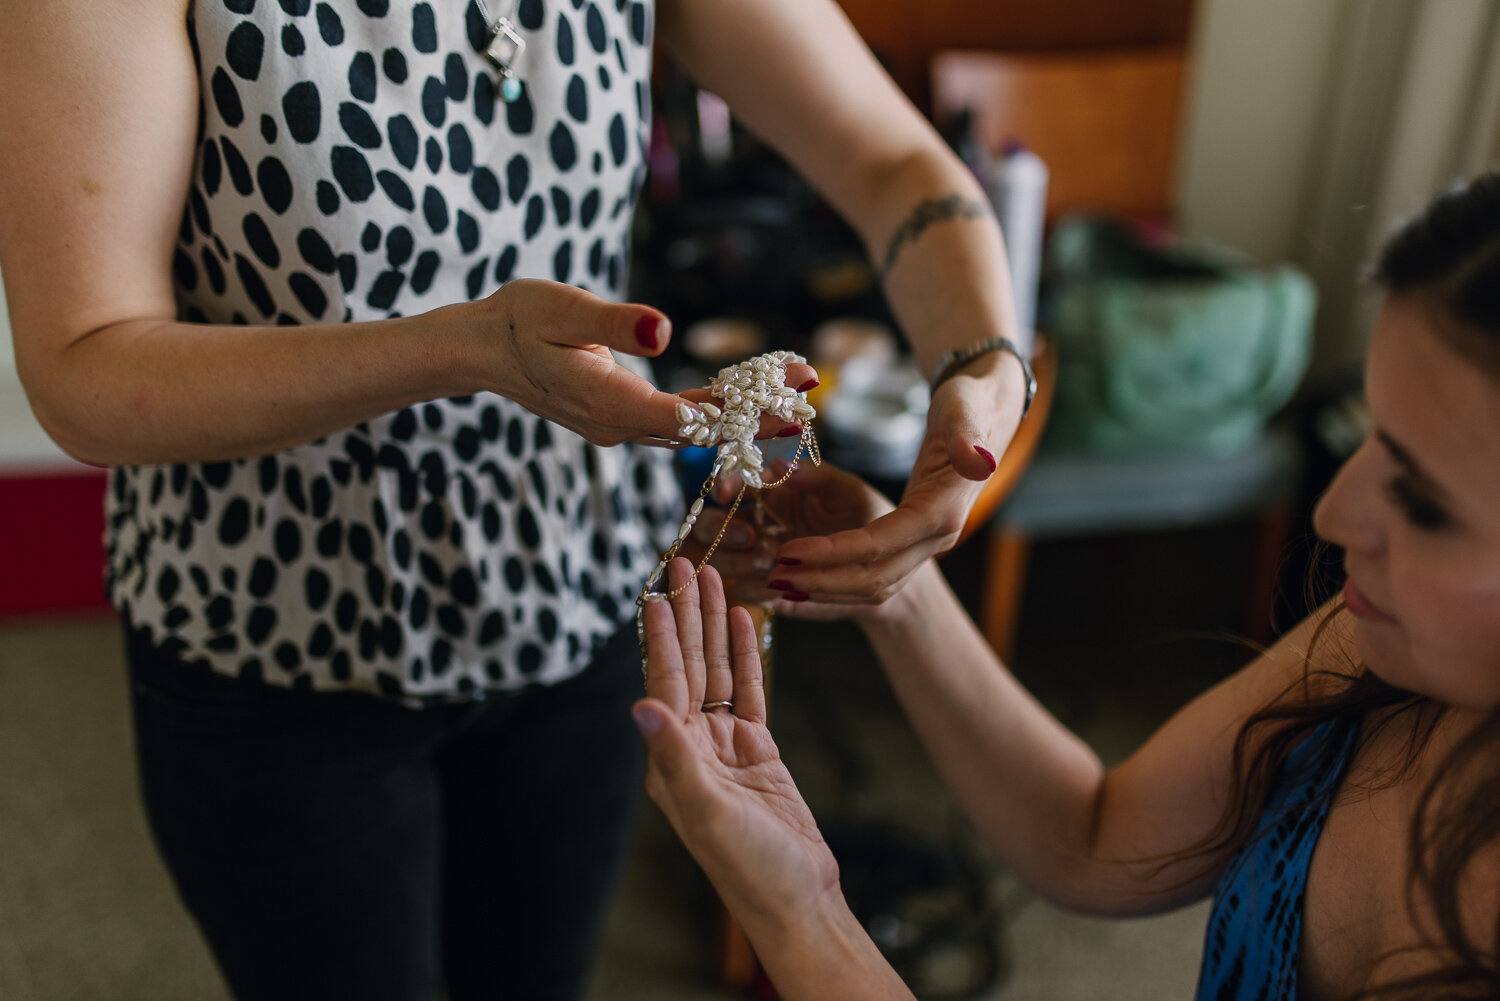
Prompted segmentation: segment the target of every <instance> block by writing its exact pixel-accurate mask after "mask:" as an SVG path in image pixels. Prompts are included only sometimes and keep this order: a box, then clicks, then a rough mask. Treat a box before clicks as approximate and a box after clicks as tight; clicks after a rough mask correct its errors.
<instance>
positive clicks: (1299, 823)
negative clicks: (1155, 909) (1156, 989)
mask: <svg viewBox="0 0 1500 1001" xmlns="http://www.w3.org/2000/svg"><path fill="white" fill-rule="evenodd" d="M1358 734H1359V721H1358V720H1352V721H1351V720H1329V721H1328V722H1326V723H1324V724H1322V725H1321V726H1319V727H1318V728H1317V729H1316V730H1314V731H1313V732H1312V733H1311V734H1309V735H1308V737H1307V739H1306V740H1304V741H1303V742H1302V743H1301V744H1299V745H1298V746H1297V747H1296V749H1294V750H1293V751H1292V753H1291V754H1289V755H1287V760H1286V762H1285V763H1284V764H1283V765H1282V769H1281V772H1280V776H1281V781H1280V782H1279V784H1278V785H1277V787H1276V788H1275V789H1274V790H1273V791H1272V793H1271V795H1270V797H1269V798H1268V800H1267V802H1266V808H1265V810H1264V811H1263V813H1262V815H1261V820H1260V823H1259V826H1258V827H1257V828H1256V831H1255V833H1254V834H1252V835H1251V837H1250V838H1249V839H1248V840H1247V841H1246V842H1245V844H1244V845H1242V846H1241V847H1240V850H1239V851H1238V852H1236V853H1235V855H1234V857H1233V858H1232V859H1230V861H1229V864H1228V866H1227V867H1226V868H1225V869H1224V872H1223V874H1222V875H1221V876H1220V877H1219V884H1218V886H1217V887H1216V888H1215V890H1214V902H1213V907H1212V909H1211V910H1210V912H1209V918H1208V931H1207V934H1206V936H1205V941H1204V947H1203V966H1202V969H1201V970H1200V972H1199V975H1198V991H1197V993H1196V994H1195V995H1194V997H1195V998H1196V999H1197V1001H1272V999H1290V998H1295V997H1296V996H1297V958H1298V946H1299V944H1300V942H1301V938H1302V904H1303V898H1304V892H1305V889H1306V886H1307V869H1308V865H1309V864H1310V863H1311V862H1312V855H1313V848H1314V847H1316V845H1317V843H1318V837H1319V836H1320V835H1321V834H1322V833H1323V824H1324V821H1326V820H1327V819H1328V807H1329V805H1330V803H1331V802H1332V800H1333V794H1334V793H1335V792H1336V791H1337V790H1338V786H1339V783H1340V781H1342V779H1343V776H1344V770H1345V768H1346V767H1347V766H1348V764H1349V758H1350V755H1351V752H1352V751H1353V749H1354V743H1355V738H1356V737H1357V736H1358ZM1325 742H1328V744H1327V746H1329V747H1330V748H1331V749H1332V751H1333V758H1332V759H1331V760H1332V767H1329V768H1327V769H1326V770H1324V771H1323V772H1321V773H1316V774H1308V773H1307V771H1306V768H1305V766H1306V764H1307V762H1308V760H1309V758H1311V757H1312V755H1313V754H1314V753H1315V752H1316V751H1317V750H1319V749H1320V748H1322V747H1323V746H1324V745H1325Z"/></svg>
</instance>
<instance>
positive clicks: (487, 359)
mask: <svg viewBox="0 0 1500 1001" xmlns="http://www.w3.org/2000/svg"><path fill="white" fill-rule="evenodd" d="M507 298H508V297H506V296H505V288H504V286H502V287H501V288H500V290H499V291H498V292H496V293H495V294H494V295H492V296H490V297H489V298H487V299H477V300H475V301H473V302H456V303H453V304H452V305H449V306H442V307H440V308H438V309H435V310H433V311H432V312H430V313H428V314H426V316H425V317H423V318H422V319H423V320H424V321H425V322H424V323H422V324H421V329H420V330H419V331H418V336H426V337H427V338H429V339H430V341H431V342H432V344H433V348H432V350H433V355H434V361H435V363H436V364H437V366H438V367H440V368H444V369H446V371H447V375H448V379H449V381H451V382H453V383H455V384H457V385H459V386H461V387H463V388H461V389H458V390H457V391H455V392H452V393H449V394H447V395H451V396H461V395H465V394H468V393H476V392H480V391H488V392H492V393H498V394H500V395H501V396H505V397H509V398H511V399H514V396H513V394H512V391H511V390H512V387H511V385H510V384H509V380H508V378H507V377H508V375H510V374H512V373H513V372H514V366H508V365H505V364H503V359H504V356H505V354H506V352H505V351H503V350H501V346H502V345H504V344H509V343H512V342H513V340H514V336H515V335H514V331H515V322H514V318H513V315H512V308H511V306H510V305H509V303H508V302H507V301H506V300H507Z"/></svg>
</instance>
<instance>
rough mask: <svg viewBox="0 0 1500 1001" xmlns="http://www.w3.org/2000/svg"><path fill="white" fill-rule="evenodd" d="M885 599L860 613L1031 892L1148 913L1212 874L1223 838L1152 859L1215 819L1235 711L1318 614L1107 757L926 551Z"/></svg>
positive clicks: (1287, 669) (918, 716) (978, 817)
mask: <svg viewBox="0 0 1500 1001" xmlns="http://www.w3.org/2000/svg"><path fill="white" fill-rule="evenodd" d="M780 604H782V605H785V604H787V603H785V602H782V603H780ZM888 604H889V605H894V606H897V607H893V608H889V609H887V608H884V607H883V608H882V609H881V611H880V613H879V614H878V615H876V616H871V617H867V618H865V619H863V620H862V621H861V625H862V626H863V628H864V630H865V632H866V634H867V636H868V637H869V639H870V642H871V645H872V646H873V647H874V649H875V650H876V651H877V654H878V656H879V658H880V662H881V665H882V667H883V668H884V669H885V673H886V676H887V677H888V678H889V679H890V682H891V685H892V687H893V689H894V690H895V692H896V695H897V698H898V699H899V701H900V703H901V706H902V708H903V710H904V711H905V713H906V715H907V717H908V719H910V720H911V722H912V726H913V727H914V729H915V730H916V731H917V734H918V735H919V737H920V738H921V740H922V743H923V746H924V747H925V748H926V749H927V752H928V754H929V755H930V757H931V758H932V760H933V762H934V764H935V765H936V766H937V768H938V770H939V772H940V773H941V775H942V777H943V780H944V783H945V784H946V785H947V787H948V788H949V790H950V791H951V792H952V793H953V795H954V797H955V799H957V801H958V802H959V804H960V805H961V806H962V808H963V809H964V812H965V813H966V814H967V816H968V817H969V818H970V819H971V821H972V822H973V823H974V824H975V826H976V828H977V829H978V830H979V831H980V832H981V833H982V834H983V836H984V837H985V839H986V841H987V842H988V843H989V844H990V846H991V847H992V848H993V850H994V851H995V853H996V854H997V855H998V856H999V857H1000V858H1001V859H1003V860H1004V861H1005V863H1006V865H1007V866H1009V867H1010V868H1011V869H1012V870H1013V871H1014V872H1015V873H1016V875H1017V876H1018V877H1019V878H1021V879H1022V880H1023V881H1025V882H1026V883H1028V884H1029V885H1030V886H1032V887H1033V888H1035V889H1036V890H1037V891H1038V892H1040V893H1042V894H1043V895H1044V896H1046V897H1047V898H1048V899H1050V900H1052V901H1054V902H1055V903H1058V904H1060V905H1062V906H1065V907H1069V908H1072V909H1075V910H1080V911H1085V912H1089V913H1096V914H1107V915H1137V914H1153V913H1160V912H1162V911H1167V910H1171V909H1173V908H1176V907H1179V906H1182V905H1183V904H1186V903H1189V902H1191V901H1194V900H1197V899H1200V898H1201V897H1203V896H1204V895H1206V894H1207V893H1209V892H1210V891H1211V890H1212V889H1213V885H1214V883H1215V881H1216V880H1217V878H1218V874H1219V870H1220V869H1221V868H1222V865H1223V863H1224V862H1225V861H1227V859H1228V855H1229V854H1230V852H1231V851H1232V848H1226V849H1224V850H1222V851H1220V852H1219V853H1217V854H1216V855H1211V856H1204V857H1196V858H1192V859H1188V860H1184V861H1180V862H1175V863H1173V864H1171V865H1167V866H1166V867H1164V868H1161V867H1158V866H1156V865H1154V864H1152V862H1153V860H1156V859H1160V858H1162V857H1164V856H1168V855H1171V854H1173V853H1176V852H1180V851H1182V850H1183V849H1185V848H1187V847H1189V846H1191V845H1193V844H1195V843H1197V842H1198V841H1199V839H1200V838H1202V837H1204V836H1205V835H1207V834H1208V833H1210V832H1211V831H1212V830H1213V829H1214V827H1215V824H1216V823H1217V821H1218V820H1219V817H1220V815H1221V813H1222V811H1223V810H1224V807H1225V805H1226V803H1227V801H1228V797H1229V792H1230V788H1231V783H1232V779H1233V775H1234V764H1233V747H1234V741H1235V737H1236V735H1237V734H1238V733H1239V730H1240V725H1241V724H1242V723H1243V722H1244V720H1245V719H1246V718H1247V717H1249V716H1250V715H1251V714H1252V713H1253V712H1255V711H1256V710H1258V709H1260V708H1262V707H1263V706H1265V705H1267V704H1269V703H1270V702H1272V701H1273V700H1274V699H1276V698H1277V697H1278V696H1281V695H1282V694H1283V693H1285V692H1287V691H1288V690H1289V689H1291V688H1293V687H1294V686H1295V685H1296V683H1297V681H1298V680H1299V679H1300V678H1301V677H1302V676H1303V664H1304V659H1305V655H1306V651H1307V647H1308V643H1309V641H1310V639H1311V636H1312V633H1313V631H1314V629H1315V627H1316V624H1317V622H1318V621H1319V619H1320V618H1321V614H1319V615H1314V616H1313V617H1312V618H1310V619H1309V620H1308V621H1306V622H1304V623H1302V624H1301V625H1300V626H1298V627H1297V628H1296V629H1295V630H1293V631H1292V632H1290V633H1289V634H1288V635H1287V636H1285V637H1284V638H1283V639H1282V640H1281V641H1280V642H1278V643H1277V644H1276V645H1275V646H1274V647H1273V648H1272V649H1271V650H1270V651H1268V652H1267V653H1266V654H1264V655H1263V656H1261V657H1259V658H1258V659H1257V660H1256V661H1255V662H1254V663H1252V664H1250V665H1249V666H1247V667H1245V668H1244V669H1242V670H1241V671H1239V672H1238V673H1236V674H1234V675H1232V676H1231V677H1229V678H1227V679H1225V680H1224V681H1223V682H1221V683H1220V684H1218V685H1216V686H1214V687H1213V688H1211V689H1210V690H1208V691H1207V692H1205V693H1204V694H1203V695H1201V696H1199V697H1198V698H1196V699H1194V700H1193V701H1192V702H1190V703H1189V704H1188V705H1187V706H1185V707H1184V708H1183V709H1181V710H1180V711H1178V712H1177V713H1176V714H1175V715H1174V716H1173V717H1172V718H1171V719H1170V720H1168V721H1167V722H1166V723H1165V724H1164V725H1163V726H1162V727H1161V729H1159V730H1158V731H1157V732H1156V733H1155V734H1153V735H1152V736H1151V737H1150V738H1149V739H1148V740H1147V741H1146V743H1145V744H1144V745H1142V746H1141V747H1140V748H1139V749H1138V750H1137V751H1136V752H1135V753H1134V754H1132V755H1131V756H1130V757H1129V758H1128V759H1126V760H1125V761H1124V762H1122V763H1121V764H1119V765H1117V766H1115V767H1113V768H1110V769H1107V770H1106V769H1105V768H1104V767H1103V766H1102V765H1101V764H1100V762H1099V760H1098V758H1097V756H1096V755H1095V754H1094V753H1093V751H1092V750H1091V749H1089V748H1088V747H1087V745H1085V744H1084V743H1083V741H1082V740H1081V739H1079V738H1078V737H1077V736H1076V735H1075V734H1073V733H1072V732H1071V731H1069V730H1068V729H1067V728H1066V727H1064V726H1063V725H1062V724H1061V723H1059V722H1058V721H1057V720H1056V719H1055V718H1054V717H1053V716H1051V715H1050V714H1049V713H1048V712H1047V711H1046V710H1045V709H1044V708H1043V707H1042V706H1041V705H1040V704H1039V703H1038V702H1037V701H1036V700H1035V699H1034V698H1033V697H1032V696H1031V694H1030V693H1029V692H1027V691H1026V690H1025V689H1024V688H1023V687H1022V686H1021V684H1020V683H1019V682H1018V681H1017V680H1016V679H1015V677H1014V676H1013V675H1012V674H1011V673H1010V671H1009V670H1008V669H1007V668H1006V667H1005V665H1003V664H1002V663H1001V662H1000V661H999V659H998V658H997V657H996V656H995V654H994V651H993V650H992V649H991V648H990V647H989V645H988V644H987V643H986V642H985V640H984V637H983V636H982V635H980V633H979V631H978V630H977V629H976V628H975V627H974V624H973V622H972V620H971V619H970V618H969V616H968V614H967V613H966V612H965V611H964V609H963V608H962V606H961V605H960V604H959V602H958V600H957V598H956V597H955V596H954V595H953V593H952V591H951V590H950V589H949V588H948V585H947V583H946V581H944V580H943V579H942V575H941V573H940V572H939V571H938V569H937V567H936V565H935V564H931V563H929V564H928V565H927V566H925V567H924V568H923V569H922V570H921V571H920V572H919V573H918V574H917V575H916V577H915V578H914V579H913V581H912V582H911V584H910V585H909V586H908V587H907V588H906V589H905V591H903V593H902V594H901V595H900V596H898V597H897V598H896V599H894V600H893V601H892V602H890V603H888ZM791 614H794V615H795V614H798V613H797V612H796V611H793V612H792V613H791ZM1338 629H1339V627H1338V626H1337V625H1335V627H1334V630H1333V631H1334V632H1337V631H1338ZM1325 638H1329V637H1326V634H1325ZM1329 639H1330V641H1336V638H1329ZM1099 669H1100V670H1108V669H1109V665H1108V664H1100V665H1099ZM1189 876H1195V878H1192V879H1191V880H1190V881H1188V882H1183V881H1184V880H1185V879H1188V877H1189ZM1179 884H1180V885H1179Z"/></svg>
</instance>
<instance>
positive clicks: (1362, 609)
mask: <svg viewBox="0 0 1500 1001" xmlns="http://www.w3.org/2000/svg"><path fill="white" fill-rule="evenodd" d="M1344 607H1346V608H1348V609H1349V614H1351V615H1353V616H1354V617H1355V618H1356V619H1366V620H1368V621H1370V622H1394V621H1395V619H1394V618H1392V617H1391V616H1390V615H1389V614H1387V613H1386V612H1383V611H1381V610H1380V609H1379V608H1377V607H1375V605H1374V604H1372V603H1371V602H1370V599H1369V598H1366V597H1365V595H1364V592H1363V591H1361V590H1360V589H1359V587H1358V585H1356V584H1355V583H1354V579H1353V578H1352V577H1351V578H1350V579H1349V580H1347V581H1345V582H1344Z"/></svg>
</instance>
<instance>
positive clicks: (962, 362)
mask: <svg viewBox="0 0 1500 1001" xmlns="http://www.w3.org/2000/svg"><path fill="white" fill-rule="evenodd" d="M1028 355H1029V349H1026V348H1022V347H1021V346H1020V345H1019V344H1017V343H1016V342H1015V341H1013V340H1011V339H1010V338H1007V337H985V338H982V339H980V340H977V341H974V342H972V343H970V344H967V345H964V346H963V347H958V348H953V349H951V350H949V351H945V352H943V355H942V357H940V358H939V359H938V362H937V364H936V365H935V366H934V367H933V370H932V378H931V380H930V381H929V383H928V388H929V392H930V393H931V394H932V395H934V396H935V395H936V394H937V391H938V388H939V387H940V386H942V384H943V383H945V382H947V381H948V380H949V379H951V378H952V377H953V376H955V375H958V374H959V373H960V372H962V373H964V374H966V375H974V376H977V377H979V378H984V377H986V376H988V375H991V374H993V373H994V372H995V371H996V370H1003V371H1004V372H1005V373H1006V376H1005V377H1006V378H1013V377H1014V376H1013V375H1012V374H1011V373H1014V372H1015V371H1017V370H1019V372H1020V385H1021V392H1022V397H1021V416H1022V417H1023V418H1024V417H1025V416H1026V412H1027V411H1028V410H1029V409H1031V401H1032V398H1033V397H1035V396H1036V374H1035V372H1033V371H1032V368H1031V359H1030V358H1029V357H1028Z"/></svg>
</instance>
